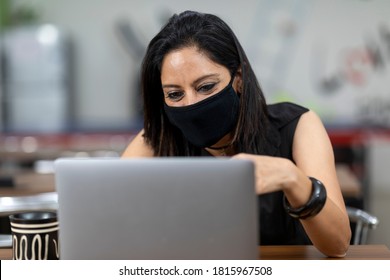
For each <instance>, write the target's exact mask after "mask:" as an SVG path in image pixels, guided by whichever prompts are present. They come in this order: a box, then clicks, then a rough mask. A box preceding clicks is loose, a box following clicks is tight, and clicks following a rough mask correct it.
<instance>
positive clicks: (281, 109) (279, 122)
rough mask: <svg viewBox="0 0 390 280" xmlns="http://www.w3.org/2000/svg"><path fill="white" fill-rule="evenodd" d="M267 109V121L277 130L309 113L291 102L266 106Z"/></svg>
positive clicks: (304, 108) (306, 109)
mask: <svg viewBox="0 0 390 280" xmlns="http://www.w3.org/2000/svg"><path fill="white" fill-rule="evenodd" d="M267 109H268V117H269V121H270V122H271V123H272V124H273V125H275V126H276V127H277V128H282V127H283V126H285V125H287V124H289V123H291V122H292V121H294V120H296V119H297V118H299V117H300V116H302V115H303V114H304V113H306V112H308V111H309V109H308V108H306V107H303V106H301V105H298V104H295V103H292V102H280V103H274V104H268V105H267Z"/></svg>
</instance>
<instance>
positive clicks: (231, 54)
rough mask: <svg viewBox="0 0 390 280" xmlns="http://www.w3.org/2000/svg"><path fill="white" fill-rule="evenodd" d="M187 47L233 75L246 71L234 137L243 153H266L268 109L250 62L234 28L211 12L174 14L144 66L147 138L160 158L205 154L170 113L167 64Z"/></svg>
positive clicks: (156, 40)
mask: <svg viewBox="0 0 390 280" xmlns="http://www.w3.org/2000/svg"><path fill="white" fill-rule="evenodd" d="M184 47H196V48H197V49H199V50H200V51H201V52H203V53H205V54H206V55H207V56H208V57H209V58H210V59H211V60H212V61H214V62H216V63H218V64H220V65H223V66H225V67H226V68H227V69H229V71H230V73H231V74H232V75H233V73H236V71H237V69H238V68H239V67H241V71H242V80H243V84H242V85H243V87H242V91H241V92H240V112H239V118H238V122H237V125H236V128H235V130H234V134H233V147H234V150H235V151H236V152H237V153H238V152H247V153H252V154H261V153H262V152H263V150H264V147H265V134H266V126H267V121H266V120H267V107H266V103H265V98H264V95H263V93H262V90H261V88H260V86H259V83H258V81H257V79H256V76H255V74H254V72H253V70H252V67H251V66H250V64H249V61H248V58H247V56H246V54H245V52H244V50H243V48H242V46H241V45H240V43H239V42H238V40H237V38H236V36H235V35H234V33H233V31H232V30H231V29H230V27H229V26H228V25H227V24H226V23H225V22H224V21H222V20H221V19H220V18H219V17H217V16H215V15H211V14H204V13H198V12H193V11H186V12H183V13H181V14H178V15H176V14H175V15H173V16H172V17H171V18H170V19H169V21H168V23H167V24H166V25H165V26H164V27H163V28H162V29H161V31H160V32H159V33H158V34H157V35H156V36H155V37H154V38H153V39H152V40H151V42H150V43H149V46H148V48H147V52H146V55H145V57H144V60H143V63H142V73H141V75H142V77H141V79H142V94H143V102H144V137H145V141H146V143H148V144H149V145H150V146H151V147H152V149H153V150H154V154H155V156H195V155H200V153H201V150H200V149H199V148H196V147H194V146H193V145H191V143H189V142H188V141H187V140H186V139H185V138H184V136H183V134H182V133H181V132H180V130H179V129H177V128H176V127H175V126H173V125H172V124H171V123H170V122H169V120H168V118H167V116H166V114H165V112H164V106H163V105H164V95H163V91H162V86H161V65H162V61H163V58H164V56H165V55H166V54H168V53H169V52H171V51H173V50H177V49H181V48H184Z"/></svg>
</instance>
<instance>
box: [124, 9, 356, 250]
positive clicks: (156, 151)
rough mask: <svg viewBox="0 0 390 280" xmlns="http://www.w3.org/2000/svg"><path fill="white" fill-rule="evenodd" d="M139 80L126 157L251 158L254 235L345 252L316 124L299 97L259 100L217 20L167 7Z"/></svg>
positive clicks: (326, 148)
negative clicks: (137, 115)
mask: <svg viewBox="0 0 390 280" xmlns="http://www.w3.org/2000/svg"><path fill="white" fill-rule="evenodd" d="M142 89H143V98H144V129H143V130H142V131H141V132H140V133H139V134H138V135H137V136H136V137H135V138H134V139H133V141H132V142H131V143H130V144H129V146H128V147H127V149H126V151H125V152H124V154H123V157H124V158H125V157H164V156H230V157H232V158H233V159H248V160H251V161H253V163H254V165H255V173H256V174H255V177H256V192H257V194H259V202H260V203H259V206H260V222H261V227H260V228H261V232H260V240H261V244H263V245H269V244H276V245H281V244H313V245H314V246H316V247H317V248H318V249H319V250H320V251H321V252H323V253H324V254H325V255H328V256H334V257H340V256H344V255H345V253H346V251H347V249H348V246H349V241H350V237H351V231H350V226H349V220H348V216H347V213H346V209H345V205H344V201H343V197H342V194H341V191H340V186H339V183H338V180H337V177H336V172H335V165H334V155H333V150H332V146H331V143H330V141H329V138H328V135H327V133H326V130H325V129H324V126H323V124H322V123H321V121H320V119H319V118H318V116H317V115H316V114H315V113H314V112H312V111H310V110H308V109H306V108H303V107H301V106H298V105H295V104H292V103H280V104H275V105H268V106H267V105H266V103H265V99H264V96H263V93H262V91H261V89H260V86H259V84H258V82H257V79H256V77H255V74H254V72H253V70H252V68H251V65H250V63H249V61H248V59H247V57H246V55H245V52H244V50H243V49H242V47H241V45H240V43H239V42H238V40H237V38H236V37H235V35H234V33H233V32H232V30H231V29H230V28H229V27H228V26H227V25H226V23H225V22H223V21H222V20H221V19H220V18H218V17H216V16H214V15H210V14H202V13H197V12H192V11H187V12H183V13H181V14H179V15H174V16H173V17H172V18H171V19H170V20H169V22H168V23H167V24H166V25H165V26H164V27H163V29H162V30H161V31H160V32H159V33H158V34H157V35H156V36H155V37H154V38H153V39H152V40H151V42H150V44H149V46H148V49H147V52H146V55H145V57H144V61H143V66H142ZM314 178H315V179H314Z"/></svg>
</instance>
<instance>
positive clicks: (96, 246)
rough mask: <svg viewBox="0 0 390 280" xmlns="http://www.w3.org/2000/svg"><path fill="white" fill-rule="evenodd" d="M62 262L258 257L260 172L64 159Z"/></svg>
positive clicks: (195, 161)
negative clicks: (257, 178) (256, 181)
mask: <svg viewBox="0 0 390 280" xmlns="http://www.w3.org/2000/svg"><path fill="white" fill-rule="evenodd" d="M55 177H56V189H57V192H58V204H59V208H58V216H59V222H60V231H59V242H60V258H61V259H93V260H94V259H139V260H145V259H256V258H257V257H258V218H257V199H256V195H255V192H254V167H253V164H252V163H251V162H249V161H245V160H231V159H216V158H154V159H59V160H57V161H56V162H55Z"/></svg>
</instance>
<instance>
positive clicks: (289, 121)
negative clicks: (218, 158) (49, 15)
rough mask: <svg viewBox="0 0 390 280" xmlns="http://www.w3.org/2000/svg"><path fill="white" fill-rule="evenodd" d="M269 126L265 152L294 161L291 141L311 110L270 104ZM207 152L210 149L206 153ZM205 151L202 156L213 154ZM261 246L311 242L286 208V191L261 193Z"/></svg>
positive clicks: (284, 104)
mask: <svg viewBox="0 0 390 280" xmlns="http://www.w3.org/2000/svg"><path fill="white" fill-rule="evenodd" d="M267 107H268V120H269V128H268V133H267V137H266V139H267V141H266V149H265V153H264V155H267V156H274V157H283V158H287V159H290V160H292V161H294V160H293V158H292V144H293V139H294V133H295V129H296V126H297V124H298V121H299V118H300V117H301V115H302V114H304V113H305V112H307V111H308V109H306V108H304V107H301V106H299V105H296V104H293V103H288V102H284V103H277V104H272V105H268V106H267ZM206 153H207V152H206ZM206 153H202V155H203V156H210V154H208V153H207V154H206ZM258 201H259V204H258V206H259V219H260V221H259V225H260V231H259V232H260V233H259V234H260V236H259V238H260V245H307V244H311V242H310V239H309V238H308V236H307V235H306V233H305V231H304V229H303V227H302V225H301V224H300V222H299V220H297V219H294V218H292V217H290V216H289V215H288V214H287V213H286V212H285V210H284V207H283V192H282V191H278V192H273V193H268V194H264V195H259V196H258Z"/></svg>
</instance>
